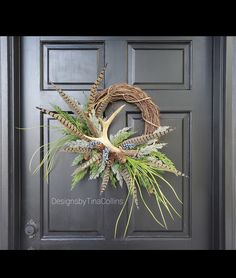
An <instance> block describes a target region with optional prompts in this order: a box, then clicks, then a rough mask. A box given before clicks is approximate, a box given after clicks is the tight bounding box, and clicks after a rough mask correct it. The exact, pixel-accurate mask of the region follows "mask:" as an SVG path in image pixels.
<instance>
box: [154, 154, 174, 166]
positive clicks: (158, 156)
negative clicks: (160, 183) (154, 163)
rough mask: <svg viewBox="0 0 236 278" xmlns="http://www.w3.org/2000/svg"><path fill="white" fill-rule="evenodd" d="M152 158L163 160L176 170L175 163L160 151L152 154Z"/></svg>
mask: <svg viewBox="0 0 236 278" xmlns="http://www.w3.org/2000/svg"><path fill="white" fill-rule="evenodd" d="M151 156H152V157H155V158H157V159H159V160H161V161H162V162H163V163H164V164H165V165H167V166H168V167H169V168H170V169H173V170H176V167H175V165H174V163H173V162H172V161H171V160H170V159H169V158H168V157H167V156H166V155H165V154H164V153H162V152H160V151H155V152H152V153H151Z"/></svg>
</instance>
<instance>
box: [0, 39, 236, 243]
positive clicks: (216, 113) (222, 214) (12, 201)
mask: <svg viewBox="0 0 236 278" xmlns="http://www.w3.org/2000/svg"><path fill="white" fill-rule="evenodd" d="M233 42H234V38H233V37H213V53H212V54H213V56H212V57H213V61H212V63H213V79H212V82H213V84H212V86H213V99H212V101H213V111H212V113H213V114H212V119H213V124H212V127H213V130H212V132H213V147H212V148H213V149H212V161H213V167H212V192H213V194H212V200H211V202H212V206H211V207H212V215H213V217H212V223H211V234H212V249H235V248H236V220H235V219H236V204H235V202H236V189H235V181H236V173H235V171H233V169H234V164H235V166H236V161H235V152H236V138H234V137H233V136H232V135H233V127H235V123H236V121H235V120H234V119H236V109H233V106H232V103H235V106H236V88H235V87H236V86H235V85H234V86H233V85H232V81H233V79H232V74H233V73H234V68H233V59H236V58H235V56H236V48H235V49H234V47H233ZM20 53H21V38H20V37H0V109H1V112H0V113H1V114H0V130H1V132H0V134H1V136H0V153H1V160H0V171H1V172H0V177H1V179H0V249H20V232H21V231H22V228H21V227H20V220H21V219H20V217H21V205H20V204H21V182H20V181H21V177H20V155H21V154H20V132H19V130H17V129H16V128H15V127H17V126H20V115H21V108H20V105H21V82H20V80H21V61H20V57H21V55H20ZM235 64H236V63H234V67H236V66H235ZM235 70H236V69H235ZM235 73H236V71H235Z"/></svg>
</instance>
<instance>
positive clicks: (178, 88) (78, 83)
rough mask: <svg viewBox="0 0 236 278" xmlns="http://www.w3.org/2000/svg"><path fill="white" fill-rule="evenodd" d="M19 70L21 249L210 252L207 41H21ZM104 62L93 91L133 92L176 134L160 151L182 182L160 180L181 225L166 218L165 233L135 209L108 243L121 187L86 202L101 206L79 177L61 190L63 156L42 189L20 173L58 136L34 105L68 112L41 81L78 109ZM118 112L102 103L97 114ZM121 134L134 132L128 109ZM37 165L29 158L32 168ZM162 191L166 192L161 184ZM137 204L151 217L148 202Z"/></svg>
mask: <svg viewBox="0 0 236 278" xmlns="http://www.w3.org/2000/svg"><path fill="white" fill-rule="evenodd" d="M21 63H22V65H21V67H22V76H21V92H22V99H21V104H22V109H21V126H22V127H33V128H32V129H29V130H25V131H21V187H22V198H21V201H22V203H21V207H22V209H21V248H22V249H210V248H211V232H212V227H211V222H212V217H213V216H212V212H211V193H212V192H211V190H212V187H211V167H212V160H211V157H212V153H211V150H212V38H211V37H23V38H22V40H21ZM105 63H108V68H107V70H106V73H105V80H104V82H103V83H102V85H101V87H100V89H101V88H104V87H108V86H109V85H111V84H113V83H121V82H127V83H129V84H132V85H136V86H138V87H140V88H142V89H143V90H144V91H146V92H147V93H148V94H149V95H150V96H151V97H152V99H153V100H154V101H155V102H156V103H157V104H158V106H159V107H160V110H161V124H162V125H170V126H172V127H176V130H175V131H174V132H172V133H170V134H169V135H168V136H166V137H165V142H167V143H168V145H167V147H166V148H165V152H166V153H167V155H168V156H169V157H170V158H171V159H172V160H173V161H174V162H175V164H176V166H177V168H178V169H179V170H181V171H182V172H184V173H186V174H187V175H189V179H186V178H181V177H175V176H173V175H168V174H167V175H166V178H167V179H168V180H169V181H170V182H171V183H172V184H173V185H174V187H175V190H176V192H177V193H178V195H179V196H180V197H181V199H182V201H183V205H180V204H179V203H177V202H176V201H175V199H174V198H173V200H172V202H174V206H175V207H176V209H177V210H178V212H179V213H180V214H181V218H178V217H176V218H175V221H172V219H171V218H170V217H168V215H167V214H166V215H165V216H166V220H167V225H168V230H164V229H162V228H161V227H160V226H158V225H157V223H156V222H155V221H154V220H153V219H152V217H150V215H149V214H148V212H147V211H146V210H145V209H144V207H142V206H141V208H140V210H139V211H138V210H137V209H134V212H133V215H132V218H131V222H130V226H129V229H128V232H127V235H126V237H125V238H122V233H121V232H122V229H124V226H125V223H126V221H127V218H128V210H126V211H125V213H124V214H123V218H122V219H121V223H120V230H119V231H118V235H117V239H114V238H113V235H114V225H115V221H116V218H117V216H118V214H119V211H120V209H121V203H122V202H119V200H124V199H125V196H126V193H127V192H126V188H125V187H123V188H119V187H118V188H117V189H114V188H113V187H112V186H108V188H107V190H106V192H105V195H104V198H105V199H106V200H107V202H106V204H104V202H103V204H99V202H89V201H88V200H92V199H93V200H97V199H99V198H101V197H100V196H99V185H100V181H91V180H88V179H84V180H83V181H82V182H81V183H80V184H79V185H78V186H77V187H76V188H75V189H74V190H72V191H71V190H70V182H71V173H72V171H73V170H74V168H73V167H71V162H72V160H73V157H74V155H73V154H69V153H68V154H65V153H60V154H58V156H57V160H56V164H55V167H54V170H53V172H52V173H51V174H50V176H49V179H48V182H47V181H46V180H44V179H43V173H42V171H39V172H38V174H36V175H32V173H31V172H30V171H29V163H30V159H31V156H32V154H33V153H34V151H35V150H36V149H37V148H39V147H40V146H41V145H43V144H47V143H48V142H50V141H51V140H54V139H56V138H57V137H58V136H60V135H59V134H58V132H57V130H56V129H53V128H52V127H53V126H55V124H56V122H55V120H54V119H53V118H50V117H48V116H46V115H43V114H41V112H40V111H39V110H37V109H36V108H35V107H36V106H41V107H44V108H49V109H50V103H55V104H57V105H59V106H61V107H62V108H63V109H64V110H65V111H68V107H67V106H66V105H65V104H64V103H63V101H62V100H61V99H60V96H59V95H58V93H57V92H56V91H55V90H54V89H53V87H52V86H51V84H50V82H49V81H50V80H51V81H53V82H54V83H56V84H57V85H58V86H59V87H60V88H62V89H63V90H64V91H66V92H67V93H68V94H70V95H71V96H73V97H75V98H76V99H77V100H78V101H79V102H81V103H84V102H85V100H86V98H87V96H88V92H89V89H90V87H91V86H92V84H93V82H94V81H95V80H96V78H97V75H98V73H99V72H100V70H101V69H102V68H103V67H104V65H105ZM119 105H120V103H114V104H111V105H109V107H108V109H107V111H106V113H107V115H109V114H110V113H111V112H112V111H114V110H115V109H116V108H117V107H118V106H119ZM40 125H41V126H43V127H40ZM124 126H132V127H133V128H134V129H135V130H136V131H138V132H139V133H140V134H141V133H142V132H143V122H142V120H141V116H140V113H139V111H138V110H137V109H136V107H135V106H133V105H130V104H129V105H126V108H125V110H124V111H123V112H122V113H120V114H119V116H118V117H117V118H116V120H115V121H114V123H113V125H112V127H111V129H110V132H111V133H114V132H115V131H116V130H118V129H120V128H122V127H124ZM42 151H43V150H42ZM40 158H42V157H40V155H36V156H35V159H34V160H33V163H32V164H33V165H32V167H33V168H34V167H36V166H37V164H39V161H40ZM163 190H164V191H165V192H166V194H169V193H168V188H166V189H165V187H164V184H163ZM144 195H145V192H144ZM145 197H146V200H147V202H149V205H150V206H151V208H152V209H153V210H154V211H155V212H156V215H157V216H158V210H157V209H156V207H155V204H154V203H153V204H152V202H151V201H149V198H148V196H145ZM170 198H171V195H170ZM76 200H77V201H76ZM79 200H87V202H86V204H85V205H84V203H82V202H79Z"/></svg>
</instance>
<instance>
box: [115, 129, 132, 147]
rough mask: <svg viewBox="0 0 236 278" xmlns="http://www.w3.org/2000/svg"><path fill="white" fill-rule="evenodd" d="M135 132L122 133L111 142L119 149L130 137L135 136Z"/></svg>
mask: <svg viewBox="0 0 236 278" xmlns="http://www.w3.org/2000/svg"><path fill="white" fill-rule="evenodd" d="M134 133H135V132H133V131H124V132H122V133H120V134H119V135H118V136H114V137H113V138H112V139H111V142H112V144H113V145H114V146H116V147H118V146H119V145H120V144H121V143H122V142H123V141H124V140H126V139H128V138H129V137H130V136H132V135H134Z"/></svg>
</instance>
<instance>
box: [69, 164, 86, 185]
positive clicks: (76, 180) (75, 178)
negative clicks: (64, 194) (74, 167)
mask: <svg viewBox="0 0 236 278" xmlns="http://www.w3.org/2000/svg"><path fill="white" fill-rule="evenodd" d="M87 172H88V168H86V169H85V170H83V171H80V172H79V173H77V174H76V175H74V176H73V178H72V184H71V190H72V189H74V188H75V186H76V185H77V184H78V183H79V182H80V181H81V180H82V179H83V178H84V176H85V175H86V174H87Z"/></svg>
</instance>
